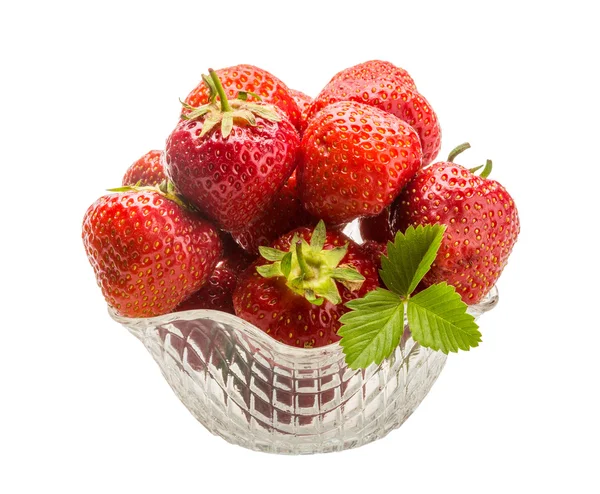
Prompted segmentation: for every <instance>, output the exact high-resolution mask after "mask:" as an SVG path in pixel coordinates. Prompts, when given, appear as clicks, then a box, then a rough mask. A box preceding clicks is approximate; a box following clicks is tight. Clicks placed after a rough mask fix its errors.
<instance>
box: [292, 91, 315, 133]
mask: <svg viewBox="0 0 600 494" xmlns="http://www.w3.org/2000/svg"><path fill="white" fill-rule="evenodd" d="M290 94H291V95H292V98H294V101H295V102H296V103H297V104H298V109H299V110H300V126H299V127H298V129H305V128H306V118H307V115H306V112H307V111H308V108H309V107H310V104H311V103H312V101H313V99H312V98H311V97H310V96H308V95H306V94H304V93H303V92H302V91H297V90H295V89H290Z"/></svg>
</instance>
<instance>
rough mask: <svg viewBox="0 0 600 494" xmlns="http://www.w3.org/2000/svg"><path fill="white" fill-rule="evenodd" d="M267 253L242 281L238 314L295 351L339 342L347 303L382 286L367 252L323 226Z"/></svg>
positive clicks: (287, 237)
mask: <svg viewBox="0 0 600 494" xmlns="http://www.w3.org/2000/svg"><path fill="white" fill-rule="evenodd" d="M309 242H310V243H309ZM261 254H262V255H263V257H264V258H263V259H259V260H258V261H256V262H255V263H254V264H252V265H251V266H250V267H249V268H248V269H247V270H246V271H245V272H244V273H243V274H242V275H241V277H240V280H239V281H238V285H237V287H236V289H235V292H234V294H233V305H234V308H235V313H236V314H237V316H239V317H241V318H243V319H245V320H247V321H249V322H250V323H252V324H254V325H255V326H257V327H258V328H260V329H262V330H263V331H265V332H266V333H267V334H269V335H271V336H272V337H273V338H275V339H276V340H278V341H280V342H282V343H285V344H288V345H291V346H296V347H301V348H306V347H320V346H324V345H328V344H329V343H333V342H335V341H338V340H339V336H338V335H337V330H338V329H339V327H340V323H339V318H340V316H341V315H342V314H344V313H345V312H347V311H348V310H349V309H348V308H347V307H346V306H345V305H344V304H345V303H346V302H347V301H349V300H353V299H355V298H358V297H362V296H363V295H365V294H366V293H367V292H369V291H371V290H374V289H375V288H377V287H378V286H379V280H378V275H377V269H376V268H375V266H374V264H373V262H372V261H371V260H370V259H369V257H368V256H367V255H366V254H365V252H364V251H363V250H362V249H361V247H360V246H359V245H358V244H356V243H354V242H353V241H352V240H350V239H349V238H348V237H346V236H345V235H344V234H343V233H340V232H337V231H331V232H326V231H325V225H324V223H323V222H322V221H321V222H319V224H318V225H317V226H316V227H315V229H314V231H313V230H312V229H310V228H306V227H303V228H298V229H296V230H294V231H292V232H289V233H287V234H286V235H283V236H282V237H280V238H279V239H278V240H277V241H276V242H275V243H274V244H273V248H264V247H261ZM269 261H272V263H269Z"/></svg>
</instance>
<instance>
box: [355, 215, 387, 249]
mask: <svg viewBox="0 0 600 494" xmlns="http://www.w3.org/2000/svg"><path fill="white" fill-rule="evenodd" d="M358 226H359V229H360V236H361V237H362V239H363V240H374V241H376V242H379V243H382V244H385V243H387V242H388V241H390V240H393V238H394V236H393V235H392V231H391V230H390V208H389V207H387V208H385V209H384V210H383V211H382V212H381V213H380V214H378V215H377V216H365V217H364V218H360V219H359V220H358Z"/></svg>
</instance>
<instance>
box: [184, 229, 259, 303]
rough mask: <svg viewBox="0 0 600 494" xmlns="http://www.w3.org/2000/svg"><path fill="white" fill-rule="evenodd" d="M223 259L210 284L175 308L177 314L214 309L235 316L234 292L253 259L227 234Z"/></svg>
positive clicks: (224, 236)
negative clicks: (241, 274)
mask: <svg viewBox="0 0 600 494" xmlns="http://www.w3.org/2000/svg"><path fill="white" fill-rule="evenodd" d="M221 241H222V244H223V257H222V259H221V260H220V261H219V262H218V263H217V267H216V268H215V270H214V271H213V273H212V274H211V276H210V278H209V279H208V282H207V283H206V284H205V285H204V286H203V287H202V288H200V290H198V291H197V292H194V293H192V295H190V296H189V297H188V298H187V299H186V300H184V301H183V302H182V303H181V304H179V305H178V306H177V307H176V308H175V312H177V311H183V310H194V309H212V310H220V311H222V312H229V313H230V314H234V310H233V298H232V297H233V291H234V290H235V287H236V285H237V280H238V277H239V275H240V273H241V272H242V271H244V269H246V268H247V267H248V266H249V265H250V263H251V262H252V260H253V259H252V258H251V257H250V256H249V255H248V254H247V253H246V252H244V251H243V250H242V249H240V247H239V246H238V245H237V244H236V243H235V241H234V240H233V239H232V238H231V237H230V236H229V235H227V234H222V235H221Z"/></svg>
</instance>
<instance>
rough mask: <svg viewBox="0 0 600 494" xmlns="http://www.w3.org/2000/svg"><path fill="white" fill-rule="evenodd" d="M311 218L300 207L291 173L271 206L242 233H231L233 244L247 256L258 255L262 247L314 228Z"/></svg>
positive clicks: (293, 177)
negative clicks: (297, 229) (297, 231)
mask: <svg viewBox="0 0 600 494" xmlns="http://www.w3.org/2000/svg"><path fill="white" fill-rule="evenodd" d="M316 223H317V220H316V219H315V218H313V217H312V216H311V215H310V214H309V213H308V212H307V211H306V210H305V209H304V207H303V206H302V203H301V202H300V199H299V198H298V193H297V187H296V173H293V174H292V176H291V177H290V178H288V180H287V182H286V183H285V185H284V186H283V188H282V189H281V190H280V191H279V192H278V193H277V197H276V198H275V201H274V202H273V204H271V206H269V207H268V208H267V209H266V210H265V211H264V213H263V214H261V215H260V216H259V217H258V218H257V219H256V220H254V222H253V223H252V224H251V225H250V226H249V227H248V228H246V229H245V230H242V231H240V232H235V233H232V237H233V238H234V239H235V241H236V242H237V243H238V244H239V245H240V246H241V247H242V248H243V249H244V250H245V251H247V252H249V253H251V254H254V255H258V248H259V246H261V245H271V244H272V243H273V242H274V241H275V240H276V239H277V238H278V237H280V236H281V235H283V234H284V233H287V232H289V231H290V230H293V229H294V228H297V227H299V226H308V225H311V224H312V225H316Z"/></svg>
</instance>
